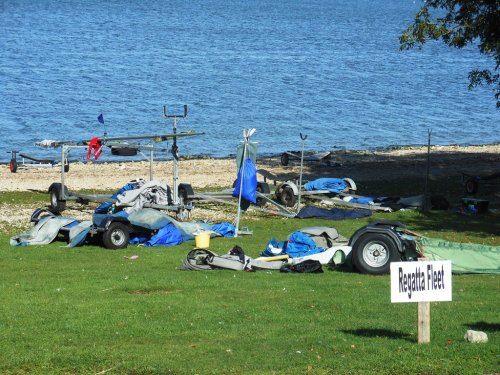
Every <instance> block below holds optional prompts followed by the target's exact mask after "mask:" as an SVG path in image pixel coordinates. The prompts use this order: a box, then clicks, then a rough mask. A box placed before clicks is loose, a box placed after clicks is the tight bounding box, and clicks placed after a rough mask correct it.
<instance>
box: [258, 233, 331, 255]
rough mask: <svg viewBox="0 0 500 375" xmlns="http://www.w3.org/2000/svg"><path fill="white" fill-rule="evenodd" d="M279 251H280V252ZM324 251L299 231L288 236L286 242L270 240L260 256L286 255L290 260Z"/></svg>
mask: <svg viewBox="0 0 500 375" xmlns="http://www.w3.org/2000/svg"><path fill="white" fill-rule="evenodd" d="M280 250H281V251H280ZM323 251H325V249H324V248H322V247H317V246H316V243H315V242H314V240H313V239H312V238H311V237H309V236H308V235H306V234H305V233H303V232H301V231H295V232H293V233H292V234H291V235H290V236H288V240H287V241H281V242H278V241H276V239H274V238H272V239H271V240H270V241H269V242H268V243H267V246H266V249H265V250H264V251H263V252H262V253H261V255H262V256H276V255H285V254H286V255H288V256H289V257H290V258H295V257H302V256H306V255H312V254H318V253H321V252H323Z"/></svg>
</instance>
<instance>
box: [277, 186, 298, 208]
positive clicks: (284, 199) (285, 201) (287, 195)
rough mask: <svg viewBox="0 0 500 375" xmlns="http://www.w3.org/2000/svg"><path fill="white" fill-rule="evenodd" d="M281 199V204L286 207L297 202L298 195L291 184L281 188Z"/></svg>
mask: <svg viewBox="0 0 500 375" xmlns="http://www.w3.org/2000/svg"><path fill="white" fill-rule="evenodd" d="M279 199H280V202H281V204H282V205H283V206H285V207H293V206H295V203H296V202H297V197H296V196H295V194H294V192H293V189H292V188H291V187H289V186H285V187H284V188H283V189H281V192H280V194H279Z"/></svg>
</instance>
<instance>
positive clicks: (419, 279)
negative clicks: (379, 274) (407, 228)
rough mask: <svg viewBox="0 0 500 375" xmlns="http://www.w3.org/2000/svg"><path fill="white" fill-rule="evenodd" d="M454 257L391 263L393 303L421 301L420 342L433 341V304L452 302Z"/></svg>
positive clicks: (419, 316) (419, 319)
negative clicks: (442, 259) (431, 306)
mask: <svg viewBox="0 0 500 375" xmlns="http://www.w3.org/2000/svg"><path fill="white" fill-rule="evenodd" d="M451 287H452V284H451V260H444V261H427V260H423V261H419V262H416V263H415V262H393V263H391V302H392V303H400V302H418V343H419V344H425V343H429V342H430V337H431V334H430V333H431V332H430V312H431V311H430V310H431V308H430V303H429V302H436V301H451Z"/></svg>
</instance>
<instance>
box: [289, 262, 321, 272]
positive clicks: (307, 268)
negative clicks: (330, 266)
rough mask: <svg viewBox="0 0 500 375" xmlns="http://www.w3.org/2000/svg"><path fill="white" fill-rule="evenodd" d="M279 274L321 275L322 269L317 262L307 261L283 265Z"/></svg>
mask: <svg viewBox="0 0 500 375" xmlns="http://www.w3.org/2000/svg"><path fill="white" fill-rule="evenodd" d="M280 272H297V273H322V272H323V268H322V267H321V263H320V262H319V261H317V260H311V259H309V260H304V261H303V262H300V263H297V264H284V265H283V267H281V268H280Z"/></svg>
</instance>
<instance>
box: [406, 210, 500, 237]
mask: <svg viewBox="0 0 500 375" xmlns="http://www.w3.org/2000/svg"><path fill="white" fill-rule="evenodd" d="M437 223H439V226H438V228H439V230H440V231H454V232H464V233H465V232H469V233H476V234H478V235H483V236H491V235H494V236H495V235H498V234H499V233H500V215H499V214H498V213H485V214H477V215H465V214H459V213H456V212H453V211H451V210H449V211H428V212H421V215H419V216H416V217H414V218H413V219H412V223H411V226H412V230H415V231H417V232H418V231H433V230H436V224H437Z"/></svg>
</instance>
